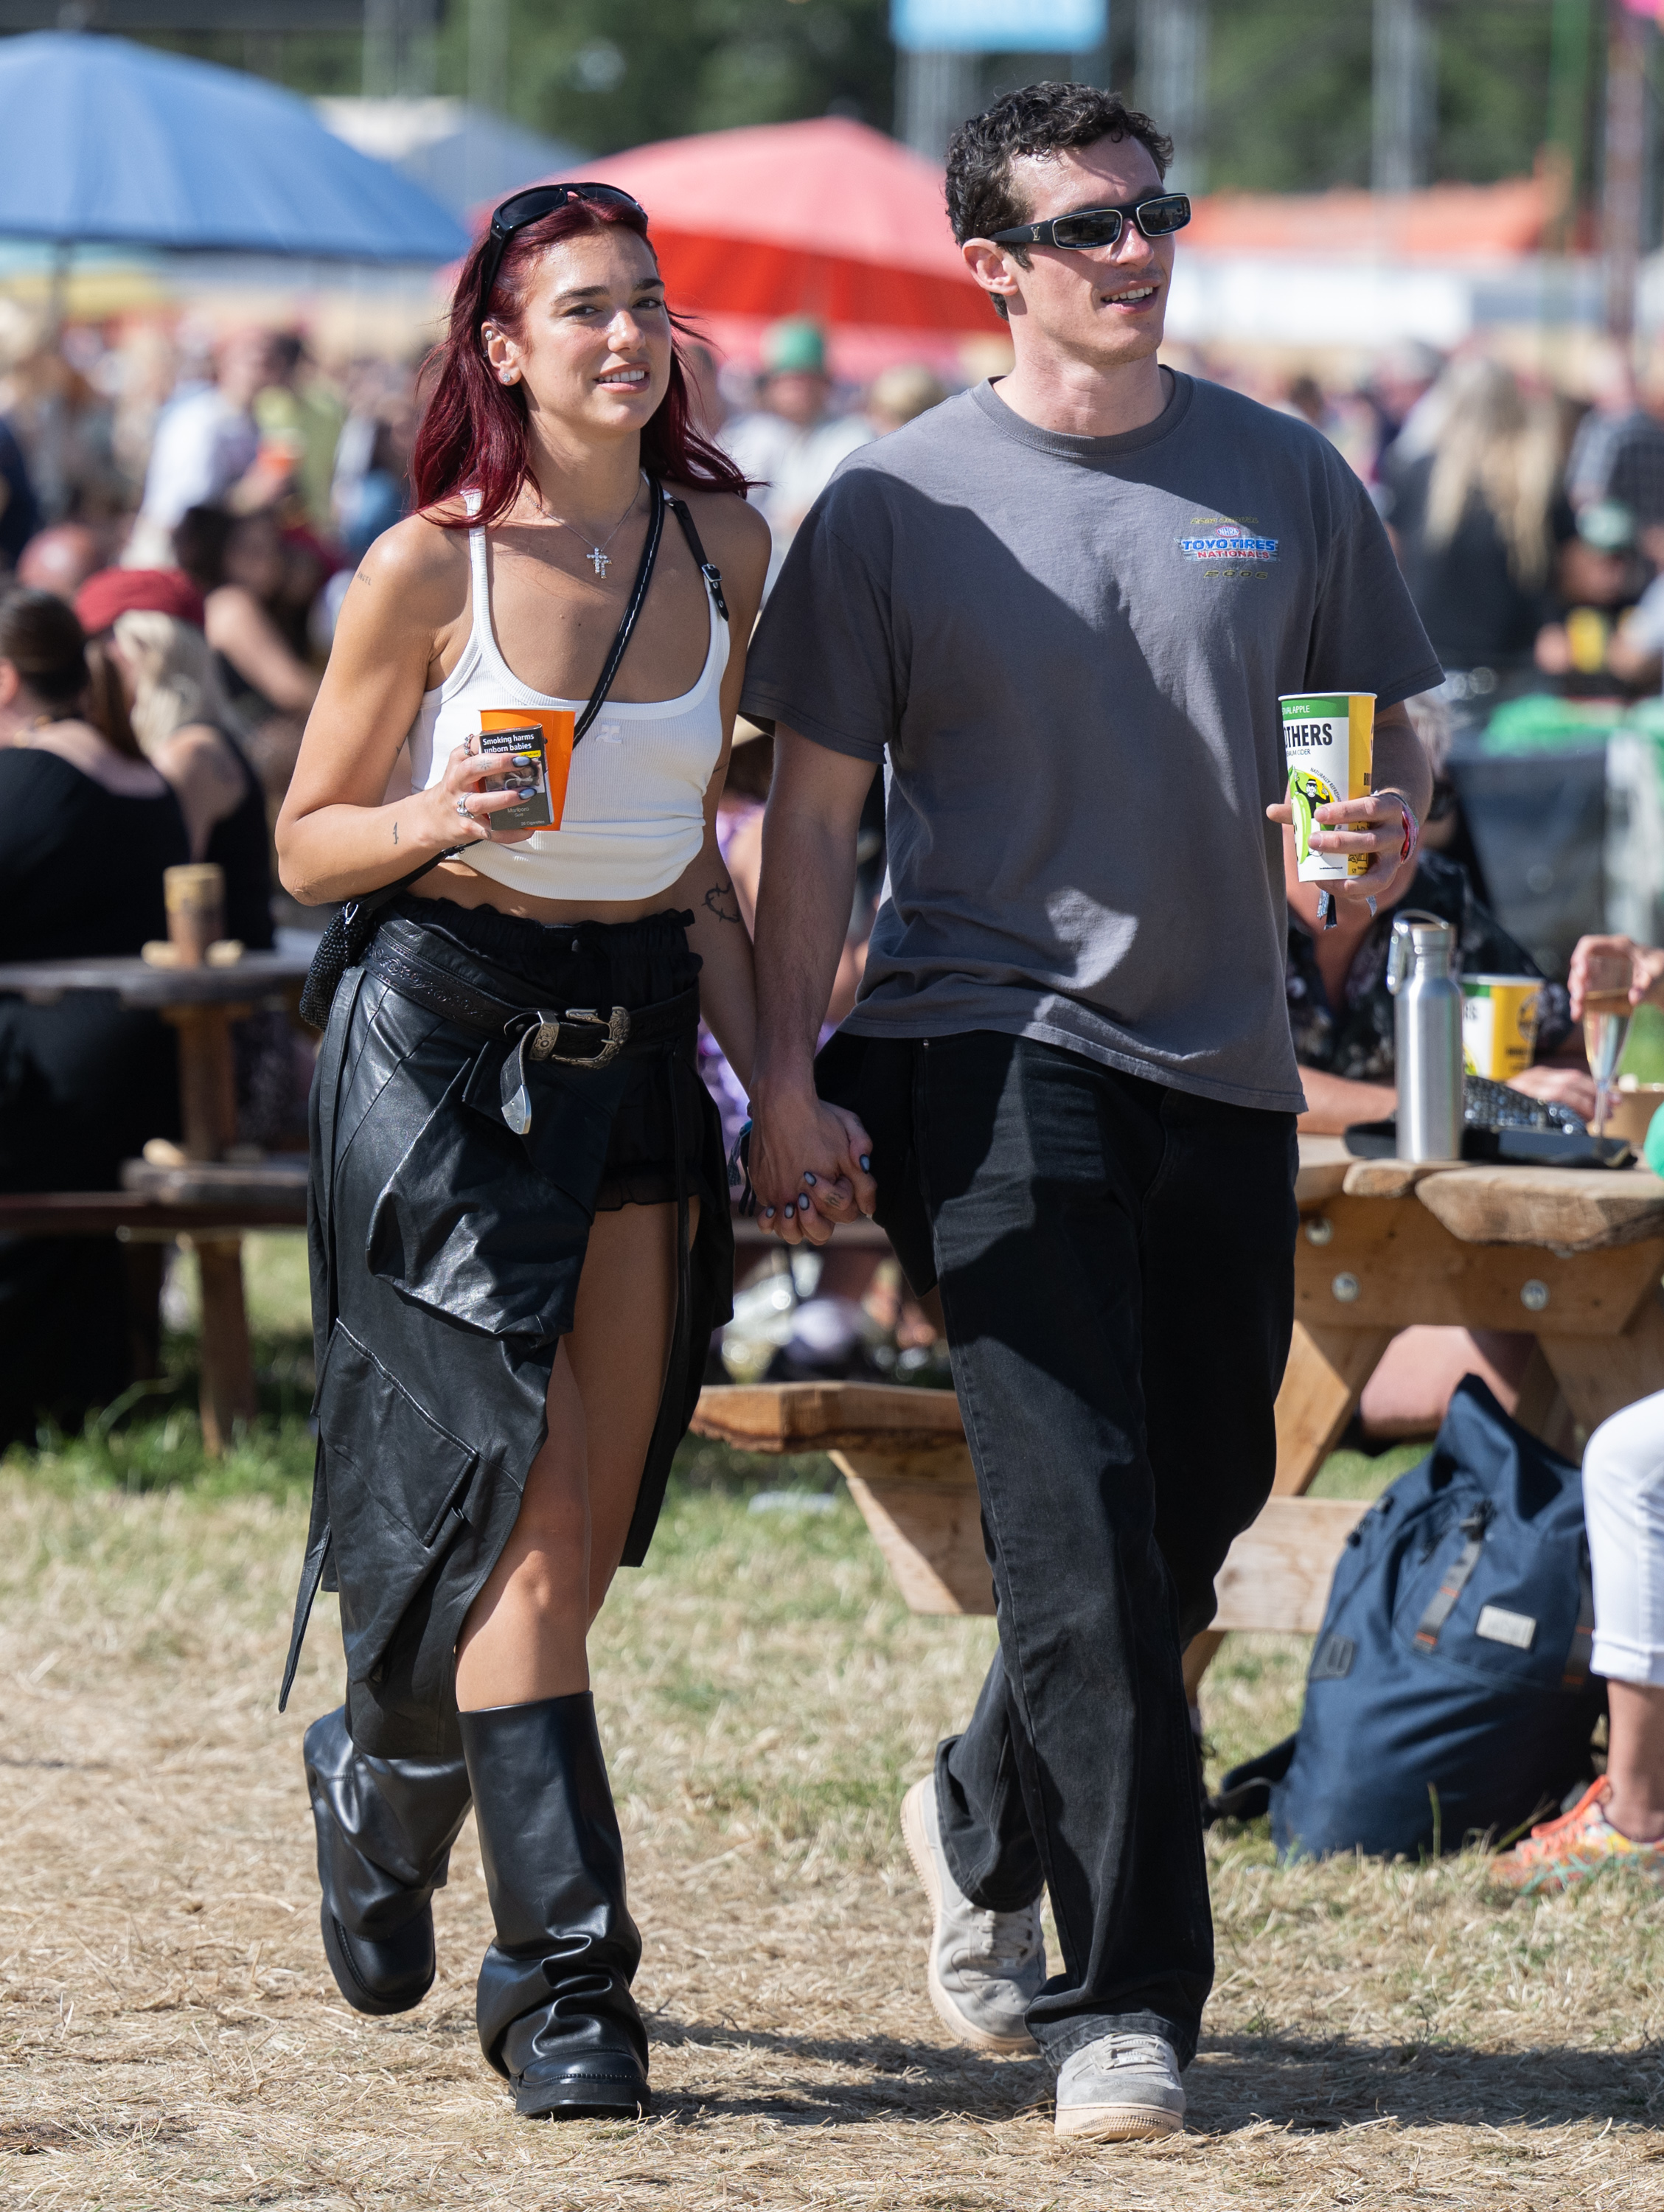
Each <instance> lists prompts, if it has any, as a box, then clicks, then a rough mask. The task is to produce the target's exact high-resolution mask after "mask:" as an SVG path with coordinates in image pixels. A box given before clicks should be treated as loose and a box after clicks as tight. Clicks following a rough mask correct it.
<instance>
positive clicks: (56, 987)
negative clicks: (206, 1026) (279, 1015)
mask: <svg viewBox="0 0 1664 2212" xmlns="http://www.w3.org/2000/svg"><path fill="white" fill-rule="evenodd" d="M309 964H310V963H309V962H308V961H307V960H304V959H301V958H299V957H296V956H295V954H293V953H288V952H245V953H244V955H243V957H242V958H241V959H240V960H239V961H236V962H234V963H233V965H232V966H230V967H229V968H152V967H151V966H150V965H149V963H148V962H147V961H144V960H141V959H140V957H139V956H138V955H137V953H136V952H134V953H123V954H112V955H110V956H109V957H105V958H98V959H89V960H13V961H7V962H5V963H0V992H8V991H9V992H16V993H18V994H20V995H21V996H22V997H24V998H26V999H28V1000H32V1001H33V1003H34V1004H35V1005H37V1006H50V1005H51V1004H52V1002H53V1001H54V1000H58V999H61V998H62V997H63V996H64V993H65V992H66V991H114V992H115V993H116V994H118V996H119V998H120V1000H121V1003H122V1005H123V1006H149V1007H153V1008H156V1009H158V1010H159V1009H161V1008H162V1007H166V1006H232V1005H235V1004H236V1003H238V1002H239V1001H240V1000H245V999H263V998H266V997H269V996H270V994H272V993H273V992H277V991H282V990H285V989H287V988H288V987H289V986H290V985H292V984H295V983H301V982H304V981H306V975H307V967H308V965H309Z"/></svg>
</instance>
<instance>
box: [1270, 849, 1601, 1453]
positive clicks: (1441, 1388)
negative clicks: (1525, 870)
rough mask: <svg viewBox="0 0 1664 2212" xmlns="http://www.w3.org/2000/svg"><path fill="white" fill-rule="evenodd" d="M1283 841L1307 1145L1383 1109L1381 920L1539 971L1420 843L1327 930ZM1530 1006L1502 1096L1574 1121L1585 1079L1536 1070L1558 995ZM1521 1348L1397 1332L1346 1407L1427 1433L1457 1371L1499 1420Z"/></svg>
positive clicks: (1501, 970) (1497, 1335) (1480, 967)
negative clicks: (1479, 1386) (1552, 1107)
mask: <svg viewBox="0 0 1664 2212" xmlns="http://www.w3.org/2000/svg"><path fill="white" fill-rule="evenodd" d="M1283 839H1284V845H1283V851H1284V883H1285V887H1286V890H1287V892H1288V902H1289V944H1288V966H1287V971H1286V980H1287V989H1288V1001H1289V1024H1290V1027H1291V1030H1293V1032H1294V1054H1295V1058H1296V1059H1297V1060H1298V1061H1299V1062H1300V1076H1301V1081H1302V1083H1303V1085H1304V1087H1305V1092H1306V1111H1305V1112H1304V1113H1303V1115H1301V1116H1300V1121H1299V1127H1300V1128H1301V1130H1302V1131H1303V1133H1305V1134H1307V1135H1309V1136H1333V1135H1338V1134H1339V1133H1340V1132H1341V1131H1342V1130H1345V1129H1348V1128H1350V1127H1351V1126H1352V1124H1353V1123H1354V1122H1357V1121H1384V1120H1385V1119H1386V1118H1387V1117H1388V1115H1391V1114H1393V1113H1394V1112H1396V1110H1397V1106H1398V1091H1397V1087H1396V1085H1397V1057H1396V1051H1395V1046H1394V1003H1393V999H1392V996H1391V994H1389V992H1388V988H1387V951H1388V944H1389V942H1390V940H1391V938H1392V933H1393V915H1394V911H1395V910H1400V911H1401V910H1404V909H1407V908H1412V907H1413V908H1418V909H1420V910H1421V911H1422V912H1424V913H1426V914H1432V915H1436V916H1437V917H1438V919H1439V920H1440V921H1448V922H1449V923H1450V924H1451V926H1452V927H1453V928H1454V930H1455V933H1456V953H1455V965H1456V966H1457V967H1458V968H1459V969H1466V971H1467V973H1468V974H1469V975H1538V974H1540V970H1539V969H1538V967H1537V964H1536V963H1535V962H1534V961H1533V959H1532V957H1531V956H1530V954H1529V953H1528V952H1527V951H1526V950H1525V948H1524V946H1523V945H1517V944H1516V943H1515V940H1514V939H1512V938H1511V937H1510V936H1509V933H1508V932H1507V931H1506V930H1505V929H1504V928H1503V926H1502V924H1501V923H1500V922H1499V921H1497V918H1496V916H1495V915H1492V914H1491V913H1489V912H1487V910H1486V909H1485V908H1484V907H1483V906H1481V905H1480V903H1479V900H1478V899H1477V898H1475V896H1473V886H1472V885H1471V884H1470V883H1469V882H1468V879H1467V871H1466V870H1465V869H1464V868H1463V867H1462V866H1461V865H1460V864H1459V863H1458V862H1457V861H1455V860H1448V859H1446V858H1445V857H1444V855H1443V854H1439V853H1430V852H1429V851H1427V850H1426V848H1422V850H1421V851H1420V852H1419V853H1418V855H1417V863H1416V870H1415V873H1414V874H1413V876H1412V877H1411V878H1409V879H1408V881H1407V882H1406V883H1405V884H1404V887H1403V889H1402V890H1399V889H1398V888H1397V887H1396V886H1394V890H1393V891H1392V892H1391V893H1390V894H1389V896H1388V897H1386V898H1384V899H1383V900H1382V902H1381V903H1380V911H1379V912H1378V913H1377V914H1376V915H1374V916H1371V915H1370V913H1369V908H1368V907H1367V906H1365V905H1364V904H1363V902H1362V901H1361V900H1359V901H1357V902H1356V903H1355V905H1349V904H1346V903H1345V902H1341V901H1339V900H1337V901H1336V902H1335V903H1336V906H1337V908H1339V915H1340V919H1339V921H1337V923H1336V924H1335V927H1333V929H1327V930H1325V929H1321V928H1320V927H1319V926H1318V920H1317V893H1318V888H1319V887H1318V885H1317V884H1303V883H1301V882H1300V881H1299V879H1298V877H1297V874H1296V871H1295V853H1294V832H1293V831H1292V830H1291V829H1287V830H1284V833H1283ZM1538 1003H1539V1015H1538V1024H1537V1036H1536V1052H1537V1064H1536V1065H1535V1066H1532V1067H1527V1068H1526V1069H1525V1070H1524V1071H1523V1072H1522V1073H1521V1074H1519V1075H1516V1076H1515V1077H1514V1078H1513V1079H1512V1084H1511V1087H1512V1088H1513V1089H1514V1090H1515V1091H1522V1092H1524V1093H1525V1094H1526V1095H1527V1096H1528V1097H1533V1098H1546V1099H1552V1100H1555V1101H1556V1102H1558V1103H1559V1104H1561V1105H1564V1106H1570V1109H1572V1111H1573V1112H1574V1113H1575V1114H1582V1115H1585V1116H1588V1115H1590V1114H1592V1113H1593V1112H1594V1082H1593V1080H1592V1079H1591V1078H1590V1076H1589V1074H1588V1071H1587V1069H1586V1068H1583V1067H1582V1066H1564V1065H1560V1066H1557V1065H1552V1064H1546V1063H1549V1062H1550V1060H1551V1056H1552V1055H1554V1054H1558V1053H1560V1052H1561V1050H1562V1048H1564V1047H1567V1046H1568V1045H1570V1048H1571V1049H1572V1050H1573V1051H1574V1052H1575V1051H1576V1031H1575V1029H1574V1026H1573V1023H1572V1018H1571V1005H1570V1000H1569V999H1568V997H1567V995H1566V990H1565V987H1564V984H1561V983H1551V982H1547V981H1545V982H1544V983H1543V985H1542V988H1541V991H1540V996H1539V1002H1538ZM1535 1342H1536V1340H1535V1338H1534V1337H1532V1336H1528V1335H1526V1334H1521V1333H1520V1332H1517V1331H1513V1330H1507V1331H1504V1330H1500V1329H1479V1330H1469V1329H1465V1328H1408V1329H1405V1330H1403V1331H1402V1332H1401V1333H1400V1334H1399V1335H1398V1336H1397V1337H1395V1338H1394V1340H1393V1342H1392V1343H1391V1344H1390V1345H1389V1346H1388V1348H1387V1351H1386V1353H1385V1355H1384V1356H1383V1358H1382V1361H1381V1363H1380V1364H1379V1365H1378V1366H1377V1368H1376V1371H1375V1373H1374V1374H1373V1375H1372V1376H1370V1378H1369V1384H1368V1386H1367V1388H1366V1389H1365V1390H1364V1393H1363V1401H1362V1404H1361V1406H1360V1408H1359V1411H1360V1413H1361V1416H1362V1419H1363V1425H1364V1429H1365V1431H1366V1432H1368V1433H1369V1434H1370V1435H1372V1436H1374V1437H1376V1438H1385V1437H1393V1436H1421V1435H1426V1434H1430V1432H1431V1431H1433V1430H1434V1429H1436V1427H1437V1426H1438V1425H1439V1422H1440V1421H1441V1419H1442V1418H1443V1414H1444V1408H1445V1407H1446V1405H1447V1404H1448V1401H1449V1397H1450V1393H1451V1391H1452V1390H1453V1389H1454V1388H1455V1386H1456V1384H1457V1383H1459V1382H1460V1381H1461V1378H1462V1376H1464V1375H1466V1374H1479V1375H1482V1376H1484V1377H1485V1381H1486V1382H1487V1383H1489V1384H1490V1385H1491V1389H1493V1390H1494V1391H1495V1392H1496V1394H1497V1397H1498V1398H1499V1399H1500V1400H1501V1401H1502V1402H1503V1405H1504V1406H1505V1407H1508V1409H1509V1411H1510V1412H1511V1411H1512V1410H1513V1407H1514V1406H1515V1403H1516V1402H1517V1401H1518V1397H1519V1390H1520V1385H1521V1382H1522V1381H1523V1380H1524V1376H1525V1370H1526V1367H1527V1364H1528V1362H1529V1360H1530V1358H1531V1353H1532V1349H1533V1346H1534V1344H1535Z"/></svg>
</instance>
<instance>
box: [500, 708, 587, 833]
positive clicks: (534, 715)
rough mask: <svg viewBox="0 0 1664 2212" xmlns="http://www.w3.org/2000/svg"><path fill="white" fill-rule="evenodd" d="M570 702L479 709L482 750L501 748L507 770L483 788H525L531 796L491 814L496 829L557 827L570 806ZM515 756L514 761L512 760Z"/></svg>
mask: <svg viewBox="0 0 1664 2212" xmlns="http://www.w3.org/2000/svg"><path fill="white" fill-rule="evenodd" d="M576 719H577V718H576V716H575V715H574V714H573V711H572V709H571V708H570V707H487V708H483V709H482V711H481V714H480V750H481V751H482V752H483V753H502V754H505V755H507V756H508V758H507V759H505V761H504V764H503V767H504V772H503V774H502V775H501V776H494V777H493V778H491V780H490V781H489V782H487V783H483V784H482V785H481V786H480V788H481V790H483V791H523V790H524V789H525V787H526V786H527V785H528V784H531V785H533V786H535V789H534V790H533V793H532V795H531V798H530V799H524V800H522V801H521V803H520V805H518V806H505V807H504V808H503V810H502V811H501V813H500V814H494V815H493V816H492V817H491V823H492V827H493V828H494V829H559V828H560V826H561V817H562V815H563V814H564V813H565V811H566V786H567V778H568V775H570V773H571V770H572V731H573V725H574V721H575V720H576ZM511 762H513V763H516V764H513V765H511Z"/></svg>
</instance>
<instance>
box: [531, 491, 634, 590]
mask: <svg viewBox="0 0 1664 2212" xmlns="http://www.w3.org/2000/svg"><path fill="white" fill-rule="evenodd" d="M641 482H642V483H646V482H647V471H646V470H645V469H644V470H643V471H641ZM531 492H532V497H533V498H534V499H535V500H536V501H537V506H538V508H539V510H540V512H541V513H542V515H543V518H544V521H545V522H554V523H558V524H559V526H560V527H561V528H562V530H569V531H571V532H572V534H573V536H574V538H576V539H577V540H578V543H579V544H580V545H581V544H583V542H584V533H583V532H582V531H581V530H580V529H579V528H578V527H577V526H576V525H575V524H574V523H570V522H568V520H566V518H565V517H564V516H563V515H559V514H551V513H550V511H549V509H548V508H547V507H544V495H543V494H542V492H541V491H539V490H538V489H537V484H536V483H535V482H534V483H533V484H532V487H531ZM640 496H641V493H640V490H639V489H638V490H636V491H633V492H632V493H631V494H630V495H629V506H628V507H626V508H625V509H624V511H623V513H622V514H621V515H620V516H619V518H618V520H617V521H616V522H615V523H614V524H613V526H612V527H611V529H610V530H609V531H608V532H607V534H606V536H605V537H604V538H603V539H602V540H601V542H600V544H598V545H592V546H591V547H590V549H589V550H588V552H587V553H586V555H585V556H584V558H585V559H586V561H587V562H589V564H590V566H591V567H592V568H593V569H594V571H595V573H596V574H597V575H598V576H604V575H605V574H606V573H607V570H608V569H609V568H610V567H611V565H612V560H611V556H610V554H609V553H608V551H607V548H608V546H609V545H610V544H611V543H612V541H613V539H614V538H616V536H617V535H618V533H619V532H620V531H621V530H622V528H623V526H624V525H625V524H626V523H627V522H628V521H629V519H630V517H631V515H633V514H634V513H635V502H636V501H637V500H638V499H639V498H640Z"/></svg>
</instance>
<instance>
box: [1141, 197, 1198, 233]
mask: <svg viewBox="0 0 1664 2212" xmlns="http://www.w3.org/2000/svg"><path fill="white" fill-rule="evenodd" d="M1189 220H1190V200H1189V197H1188V195H1187V194H1186V193H1184V192H1170V193H1169V195H1168V197H1166V198H1165V199H1160V200H1146V201H1145V204H1144V205H1143V206H1142V207H1141V208H1140V209H1139V229H1140V230H1141V231H1142V232H1143V233H1144V234H1145V237H1146V238H1167V237H1170V236H1171V234H1172V233H1173V232H1174V231H1175V230H1182V229H1183V228H1184V227H1185V225H1186V224H1187V222H1189Z"/></svg>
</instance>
